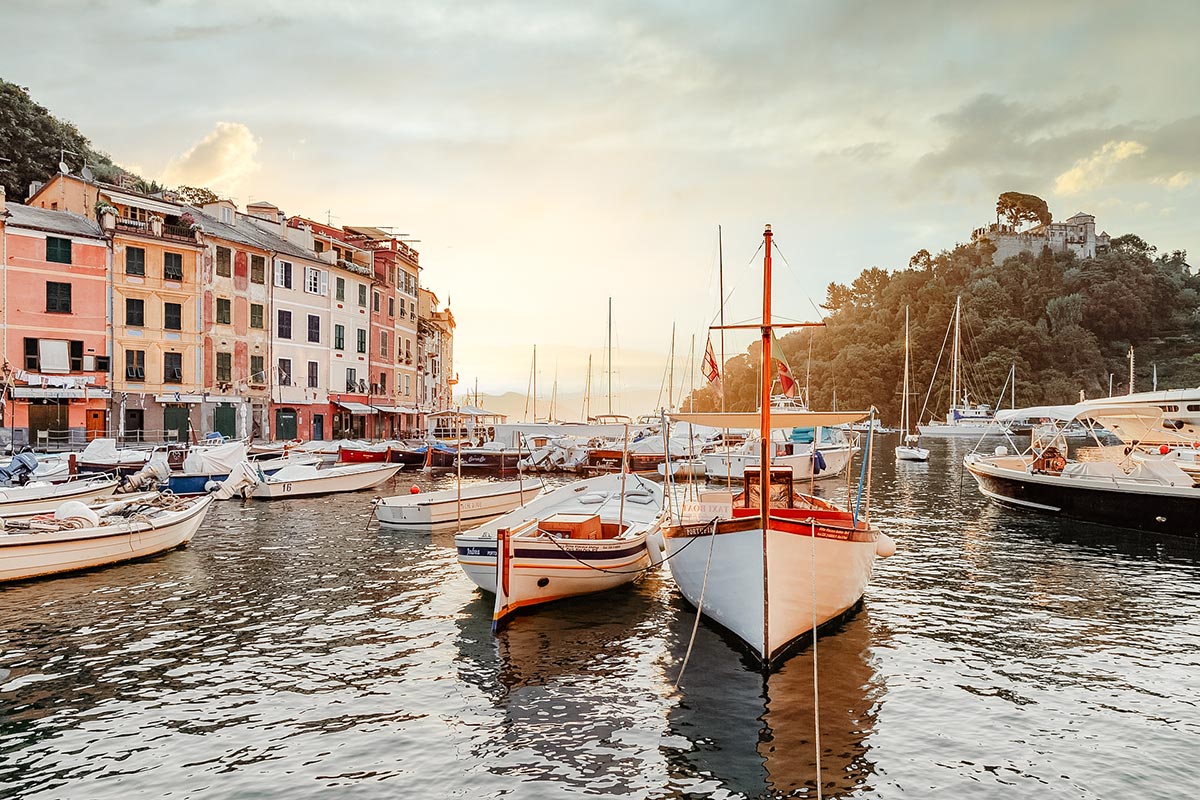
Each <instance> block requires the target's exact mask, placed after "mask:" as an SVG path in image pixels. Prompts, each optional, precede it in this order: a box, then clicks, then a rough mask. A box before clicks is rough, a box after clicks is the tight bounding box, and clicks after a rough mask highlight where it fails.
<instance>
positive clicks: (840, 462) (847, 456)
mask: <svg viewBox="0 0 1200 800" xmlns="http://www.w3.org/2000/svg"><path fill="white" fill-rule="evenodd" d="M771 443H772V445H773V447H772V453H771V461H772V463H774V464H776V465H778V466H783V467H789V468H790V469H791V470H792V477H793V479H794V480H797V481H807V480H811V479H812V478H814V477H816V478H832V477H835V476H837V475H840V474H842V473H843V472H845V471H846V468H847V467H849V466H850V461H851V459H853V458H854V451H855V447H854V444H853V443H852V442H851V441H850V440H849V439H847V438H846V432H845V430H843V429H842V428H840V427H838V426H836V425H823V426H817V427H816V428H815V429H814V428H811V427H808V426H797V427H796V428H795V429H794V430H793V431H792V432H791V433H790V434H788V433H785V432H784V431H782V430H775V431H772V432H771ZM814 445H815V446H816V450H815V451H814V450H813V447H814ZM814 452H815V454H814ZM703 459H704V474H705V476H706V477H708V478H711V479H714V480H725V479H726V478H731V479H733V480H738V481H740V480H742V476H743V475H744V474H745V471H746V468H747V467H749V468H750V469H757V468H758V467H759V466H760V462H761V460H762V438H761V437H760V436H757V435H756V436H750V437H748V438H747V439H746V441H745V442H743V443H742V444H739V445H732V446H730V447H726V448H719V449H717V450H713V451H712V452H709V453H705V454H704V455H703Z"/></svg>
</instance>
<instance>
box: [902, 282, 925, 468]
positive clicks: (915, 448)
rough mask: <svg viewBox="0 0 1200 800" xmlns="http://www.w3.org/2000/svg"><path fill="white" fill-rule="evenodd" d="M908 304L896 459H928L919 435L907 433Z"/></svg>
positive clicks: (908, 421)
mask: <svg viewBox="0 0 1200 800" xmlns="http://www.w3.org/2000/svg"><path fill="white" fill-rule="evenodd" d="M908 362H909V357H908V306H905V307H904V389H903V392H902V393H903V398H902V399H901V401H900V435H901V436H902V437H903V438H902V439H901V441H900V444H899V445H898V446H897V447H896V460H897V461H928V460H929V451H928V450H926V449H925V448H923V447H920V446H919V444H920V441H921V437H920V436H918V435H914V434H911V433H909V432H908V431H909V427H910V426H909V423H910V422H911V420H910V419H909V418H908Z"/></svg>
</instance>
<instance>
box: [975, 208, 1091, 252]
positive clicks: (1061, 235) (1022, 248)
mask: <svg viewBox="0 0 1200 800" xmlns="http://www.w3.org/2000/svg"><path fill="white" fill-rule="evenodd" d="M971 241H973V242H977V243H978V242H984V241H986V242H990V243H991V244H993V245H995V246H996V252H995V253H994V254H993V255H992V263H993V264H1003V263H1004V262H1005V261H1006V260H1007V259H1009V258H1012V257H1013V256H1017V255H1020V254H1021V253H1032V254H1034V255H1038V254H1040V253H1041V252H1042V251H1043V250H1050V252H1052V253H1074V254H1075V257H1076V258H1095V257H1096V256H1097V255H1099V254H1101V253H1105V252H1107V251H1108V248H1109V244H1110V237H1109V235H1108V234H1107V233H1105V232H1101V233H1099V234H1097V233H1096V218H1095V217H1094V216H1092V215H1091V214H1085V213H1083V212H1082V211H1080V212H1079V213H1078V214H1076V215H1075V216H1073V217H1071V218H1070V219H1068V220H1066V221H1065V222H1051V223H1050V224H1048V225H1038V226H1036V227H1033V228H1030V229H1029V230H1024V231H1019V230H1017V229H1016V227H1015V226H1013V225H1007V224H1004V223H1000V222H996V223H992V224H990V225H987V226H984V227H982V228H976V229H975V230H974V231H972V232H971Z"/></svg>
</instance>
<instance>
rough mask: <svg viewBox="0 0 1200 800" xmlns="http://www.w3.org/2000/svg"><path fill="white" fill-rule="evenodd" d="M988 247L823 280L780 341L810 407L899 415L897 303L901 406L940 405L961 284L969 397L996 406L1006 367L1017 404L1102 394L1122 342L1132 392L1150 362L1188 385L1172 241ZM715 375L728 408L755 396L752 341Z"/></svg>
mask: <svg viewBox="0 0 1200 800" xmlns="http://www.w3.org/2000/svg"><path fill="white" fill-rule="evenodd" d="M1034 199H1036V198H1034ZM1022 204H1023V205H1024V207H1025V208H1034V209H1035V211H1033V212H1031V213H1030V214H1029V216H1030V217H1033V216H1036V215H1037V212H1039V211H1041V209H1040V208H1037V207H1036V204H1031V203H1030V201H1028V200H1024V201H1022ZM998 211H999V209H998ZM1014 213H1018V212H1014ZM993 252H994V248H993V246H992V245H990V244H987V243H980V244H964V245H959V246H957V247H955V248H954V249H953V250H950V251H945V252H942V253H940V254H938V255H937V256H931V255H930V254H929V253H928V252H927V251H925V250H922V251H920V252H918V253H917V255H915V256H913V258H912V259H911V261H910V262H909V265H908V267H907V268H906V269H898V270H892V271H889V270H886V269H880V268H878V267H871V268H870V269H866V270H863V272H862V273H861V274H860V275H859V276H858V277H857V278H855V280H854V281H853V282H852V283H850V284H849V285H848V286H847V285H842V284H839V283H831V284H830V285H829V287H828V290H827V292H826V298H825V302H824V307H825V309H826V311H827V312H828V316H827V318H826V320H827V326H826V327H825V328H823V329H821V328H815V329H808V330H805V331H796V332H793V333H791V334H789V335H788V336H785V337H783V339H782V340H781V343H782V346H783V349H784V352H785V354H786V355H787V358H788V360H789V362H790V363H791V367H792V374H793V375H794V376H795V377H796V378H797V379H798V380H799V381H800V385H801V387H803V386H804V382H805V375H806V373H807V374H808V376H809V378H808V382H809V384H810V387H811V390H810V394H811V397H810V398H809V401H810V406H811V407H813V408H815V409H829V408H832V407H834V401H835V392H836V403H837V407H839V408H858V409H866V408H869V407H870V406H872V405H874V406H875V407H877V408H878V409H879V410H880V413H881V414H882V417H883V419H884V420H886V421H889V422H895V421H897V420H898V419H899V409H900V393H901V382H902V378H903V365H904V309H905V307H906V306H907V307H908V308H909V309H910V323H909V324H910V337H911V347H912V365H913V366H912V378H911V381H912V389H911V391H913V392H914V395H913V396H912V397H913V402H914V403H915V405H914V406H913V408H914V413H916V412H917V411H920V410H921V408H922V406H923V405H925V407H926V408H925V413H924V415H923V416H922V417H921V419H922V421H923V420H926V419H928V418H929V417H930V416H941V415H944V414H945V412H946V409H947V407H948V405H949V402H950V389H949V382H950V380H949V359H950V345H949V344H947V345H946V350H945V355H943V356H942V357H941V362H940V365H939V363H938V359H939V353H940V352H942V347H943V343H944V342H945V341H946V338H947V332H948V325H949V323H950V320H951V317H952V315H953V312H954V304H955V299H956V298H957V297H958V296H960V295H961V297H962V309H963V311H962V331H963V337H962V338H963V359H962V360H963V382H964V386H965V388H966V390H967V391H968V392H969V393H970V397H971V400H972V402H982V403H990V404H995V403H996V402H997V400H998V398H999V394H1000V390H1001V388H1002V386H1003V385H1004V383H1005V380H1006V378H1007V376H1008V372H1009V368H1010V366H1013V365H1015V367H1016V378H1017V380H1016V403H1017V405H1018V406H1025V405H1035V404H1041V403H1071V402H1076V401H1077V400H1078V399H1079V393H1080V391H1081V390H1082V391H1083V392H1085V393H1086V396H1088V397H1098V396H1104V395H1106V394H1107V393H1108V386H1109V376H1110V374H1112V375H1113V376H1114V377H1113V391H1114V394H1123V393H1125V392H1127V391H1128V382H1129V381H1128V375H1129V363H1128V351H1129V348H1130V346H1131V345H1132V346H1133V347H1134V348H1136V351H1135V353H1136V359H1135V361H1136V365H1137V369H1136V373H1135V374H1136V380H1135V385H1136V389H1137V390H1138V391H1144V390H1149V389H1150V388H1151V377H1150V376H1151V371H1152V369H1153V368H1154V367H1157V371H1158V385H1159V387H1160V388H1177V387H1184V386H1197V385H1200V276H1197V275H1194V274H1192V272H1191V270H1190V269H1189V267H1188V265H1187V263H1186V259H1187V254H1186V253H1185V252H1184V251H1181V250H1175V251H1172V252H1170V253H1165V254H1159V253H1158V251H1157V249H1156V248H1155V247H1153V246H1151V245H1150V244H1148V243H1147V242H1145V241H1144V240H1142V239H1141V238H1140V237H1139V236H1136V235H1134V234H1128V235H1125V236H1120V237H1117V238H1115V239H1113V240H1112V247H1111V249H1110V250H1109V252H1107V253H1103V254H1100V255H1097V257H1096V258H1091V259H1083V260H1081V259H1077V258H1075V257H1074V256H1073V255H1071V254H1060V253H1051V252H1049V251H1046V252H1043V253H1042V254H1041V255H1032V254H1029V253H1023V254H1021V255H1020V256H1017V257H1014V258H1010V259H1008V260H1007V261H1005V262H1004V263H1003V264H1001V265H999V266H993V264H992V253H993ZM809 331H812V333H811V334H810V333H809ZM810 335H811V336H812V340H811V345H810V342H809V340H808V337H809V336H810ZM810 347H811V358H810V356H809V353H810ZM935 367H936V368H937V370H938V373H937V375H938V377H937V381H936V382H935V383H933V390H932V392H931V394H930V396H929V398H928V401H926V392H927V390H928V389H929V387H930V385H931V378H932V377H933V374H934V370H935ZM723 374H724V376H725V389H726V408H727V409H729V410H731V411H732V410H741V411H745V410H753V409H755V408H757V407H758V403H757V385H758V384H757V381H758V377H757V376H758V345H757V343H756V344H754V345H752V346H751V347H750V349H749V350H748V351H747V352H746V353H742V354H740V355H737V356H734V357H733V358H730V359H728V360H727V361H726V363H725V368H724V370H723ZM695 399H696V407H697V409H700V408H703V409H706V410H708V409H715V408H718V407H719V405H720V400H719V396H718V395H717V393H716V391H715V390H714V389H713V388H712V387H706V388H704V389H701V390H699V391H698V392H697V393H696V398H695ZM1004 405H1005V406H1007V405H1008V392H1007V391H1006V392H1005V401H1004Z"/></svg>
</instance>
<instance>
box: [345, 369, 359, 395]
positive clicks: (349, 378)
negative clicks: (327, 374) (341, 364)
mask: <svg viewBox="0 0 1200 800" xmlns="http://www.w3.org/2000/svg"><path fill="white" fill-rule="evenodd" d="M346 391H347V392H356V391H358V371H357V370H355V369H354V367H346Z"/></svg>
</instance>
